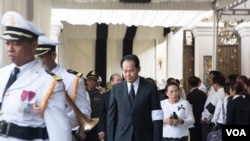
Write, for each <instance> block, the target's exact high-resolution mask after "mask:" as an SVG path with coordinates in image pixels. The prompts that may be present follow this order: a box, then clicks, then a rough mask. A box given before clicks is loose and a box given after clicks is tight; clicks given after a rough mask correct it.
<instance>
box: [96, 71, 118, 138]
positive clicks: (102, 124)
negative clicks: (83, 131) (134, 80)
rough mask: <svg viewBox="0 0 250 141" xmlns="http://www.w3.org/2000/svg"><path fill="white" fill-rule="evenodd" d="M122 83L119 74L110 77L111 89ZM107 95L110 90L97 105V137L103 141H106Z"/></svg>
mask: <svg viewBox="0 0 250 141" xmlns="http://www.w3.org/2000/svg"><path fill="white" fill-rule="evenodd" d="M121 81H122V76H121V75H120V74H119V73H114V74H112V75H111V76H110V84H111V87H112V86H113V85H115V84H117V83H120V82H121ZM109 95H110V90H109V91H107V92H106V93H104V94H103V95H102V96H101V101H100V104H99V119H100V120H99V123H98V136H99V139H104V141H107V135H106V133H107V114H108V107H109Z"/></svg>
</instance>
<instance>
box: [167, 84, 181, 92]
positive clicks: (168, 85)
mask: <svg viewBox="0 0 250 141" xmlns="http://www.w3.org/2000/svg"><path fill="white" fill-rule="evenodd" d="M173 85H174V86H176V87H177V88H178V90H180V86H179V85H178V84H177V83H175V82H169V83H167V85H166V87H165V91H167V90H168V87H170V86H173Z"/></svg>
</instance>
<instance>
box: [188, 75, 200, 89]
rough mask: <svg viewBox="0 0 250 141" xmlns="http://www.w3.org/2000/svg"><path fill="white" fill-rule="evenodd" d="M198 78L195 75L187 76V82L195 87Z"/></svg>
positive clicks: (198, 80) (197, 83)
mask: <svg viewBox="0 0 250 141" xmlns="http://www.w3.org/2000/svg"><path fill="white" fill-rule="evenodd" d="M199 82H200V79H199V78H198V77H196V76H190V77H189V78H188V83H189V85H190V86H192V87H197V86H198V85H199Z"/></svg>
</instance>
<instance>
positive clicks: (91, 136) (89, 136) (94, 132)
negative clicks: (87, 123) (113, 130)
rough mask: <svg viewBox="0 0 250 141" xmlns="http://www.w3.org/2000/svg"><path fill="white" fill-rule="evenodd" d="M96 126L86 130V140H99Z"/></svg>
mask: <svg viewBox="0 0 250 141" xmlns="http://www.w3.org/2000/svg"><path fill="white" fill-rule="evenodd" d="M97 127H98V126H95V127H94V128H93V129H91V130H90V131H88V132H87V133H86V135H87V137H86V141H100V140H99V137H98V130H97V129H98V128H97Z"/></svg>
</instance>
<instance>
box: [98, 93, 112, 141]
mask: <svg viewBox="0 0 250 141" xmlns="http://www.w3.org/2000/svg"><path fill="white" fill-rule="evenodd" d="M109 95H110V91H108V92H106V93H104V94H102V96H101V101H100V104H99V123H98V132H101V131H102V132H104V133H105V135H104V139H105V141H107V135H106V133H107V114H108V107H109Z"/></svg>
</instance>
